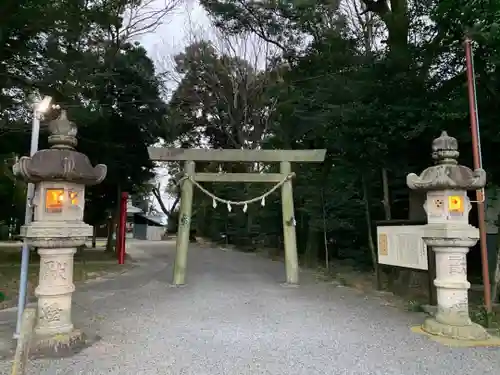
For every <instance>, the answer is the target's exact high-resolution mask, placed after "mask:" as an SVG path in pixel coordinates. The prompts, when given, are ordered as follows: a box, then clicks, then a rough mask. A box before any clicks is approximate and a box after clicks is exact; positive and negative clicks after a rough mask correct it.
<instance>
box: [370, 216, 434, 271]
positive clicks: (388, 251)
mask: <svg viewBox="0 0 500 375" xmlns="http://www.w3.org/2000/svg"><path fill="white" fill-rule="evenodd" d="M424 227H425V226H424V225H402V226H378V227H377V250H378V262H379V263H380V264H385V265H388V266H396V267H404V268H412V269H418V270H427V269H428V264H427V245H426V244H425V243H424V240H423V239H422V235H423V229H424Z"/></svg>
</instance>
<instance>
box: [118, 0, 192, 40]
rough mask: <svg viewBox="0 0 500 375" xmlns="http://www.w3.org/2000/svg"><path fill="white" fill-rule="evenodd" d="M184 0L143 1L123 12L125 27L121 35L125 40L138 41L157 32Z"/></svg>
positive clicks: (130, 5) (131, 5)
mask: <svg viewBox="0 0 500 375" xmlns="http://www.w3.org/2000/svg"><path fill="white" fill-rule="evenodd" d="M182 1H183V0H143V1H141V2H140V3H139V4H137V3H134V4H129V5H128V6H127V7H126V8H125V9H124V10H123V27H122V28H121V30H120V32H119V34H120V37H121V38H123V39H125V40H131V39H137V38H138V37H140V36H143V35H145V34H149V33H153V32H155V31H156V30H157V29H158V27H160V26H161V25H162V24H164V23H165V21H166V18H167V17H168V16H169V15H171V14H172V13H174V11H175V10H176V9H178V7H179V6H180V5H181V3H182Z"/></svg>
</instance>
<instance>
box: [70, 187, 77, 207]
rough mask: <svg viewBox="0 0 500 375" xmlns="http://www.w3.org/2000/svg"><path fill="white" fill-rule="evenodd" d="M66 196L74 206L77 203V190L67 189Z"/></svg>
mask: <svg viewBox="0 0 500 375" xmlns="http://www.w3.org/2000/svg"><path fill="white" fill-rule="evenodd" d="M68 196H69V201H70V203H71V205H73V206H76V205H77V204H78V192H76V191H73V190H70V191H68Z"/></svg>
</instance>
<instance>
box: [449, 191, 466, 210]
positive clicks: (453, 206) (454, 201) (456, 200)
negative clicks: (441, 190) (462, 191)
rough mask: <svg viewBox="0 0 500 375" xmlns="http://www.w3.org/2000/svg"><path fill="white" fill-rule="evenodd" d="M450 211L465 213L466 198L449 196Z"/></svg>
mask: <svg viewBox="0 0 500 375" xmlns="http://www.w3.org/2000/svg"><path fill="white" fill-rule="evenodd" d="M448 209H449V210H450V212H460V213H462V212H464V198H463V197H462V196H460V195H451V196H449V197H448Z"/></svg>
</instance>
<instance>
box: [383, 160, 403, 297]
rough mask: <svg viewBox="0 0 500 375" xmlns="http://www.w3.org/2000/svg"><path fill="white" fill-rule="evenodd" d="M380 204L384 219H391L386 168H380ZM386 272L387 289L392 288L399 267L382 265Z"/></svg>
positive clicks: (397, 275)
mask: <svg viewBox="0 0 500 375" xmlns="http://www.w3.org/2000/svg"><path fill="white" fill-rule="evenodd" d="M382 191H383V193H382V195H383V199H382V205H383V206H384V218H385V220H391V219H392V214H391V199H390V193H389V177H388V176H387V169H385V168H382ZM384 268H385V269H386V270H387V272H386V274H387V284H388V287H389V289H392V287H393V285H394V282H395V281H396V280H397V279H398V277H399V273H400V272H399V269H398V268H395V267H391V268H389V269H387V267H384Z"/></svg>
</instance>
